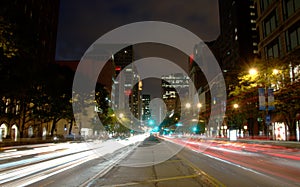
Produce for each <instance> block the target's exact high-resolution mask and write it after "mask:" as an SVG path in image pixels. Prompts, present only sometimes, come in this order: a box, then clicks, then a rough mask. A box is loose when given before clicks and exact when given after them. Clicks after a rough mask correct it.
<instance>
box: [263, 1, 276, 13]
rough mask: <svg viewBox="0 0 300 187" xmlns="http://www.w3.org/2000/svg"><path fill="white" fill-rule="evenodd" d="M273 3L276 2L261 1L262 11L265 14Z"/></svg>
mask: <svg viewBox="0 0 300 187" xmlns="http://www.w3.org/2000/svg"><path fill="white" fill-rule="evenodd" d="M273 1H274V0H261V1H260V7H261V11H262V12H263V11H264V10H266V9H267V8H268V7H269V5H270V4H271V3H272V2H273Z"/></svg>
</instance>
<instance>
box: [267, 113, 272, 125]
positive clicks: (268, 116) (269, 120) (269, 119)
mask: <svg viewBox="0 0 300 187" xmlns="http://www.w3.org/2000/svg"><path fill="white" fill-rule="evenodd" d="M266 122H267V124H270V123H271V116H270V115H267V116H266Z"/></svg>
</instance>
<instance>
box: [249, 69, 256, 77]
mask: <svg viewBox="0 0 300 187" xmlns="http://www.w3.org/2000/svg"><path fill="white" fill-rule="evenodd" d="M249 74H250V75H251V76H253V75H257V70H256V69H255V68H251V69H250V70H249Z"/></svg>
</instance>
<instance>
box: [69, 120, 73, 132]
mask: <svg viewBox="0 0 300 187" xmlns="http://www.w3.org/2000/svg"><path fill="white" fill-rule="evenodd" d="M72 128H73V120H71V123H70V128H69V134H72Z"/></svg>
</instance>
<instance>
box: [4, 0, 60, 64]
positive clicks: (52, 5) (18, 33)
mask: <svg viewBox="0 0 300 187" xmlns="http://www.w3.org/2000/svg"><path fill="white" fill-rule="evenodd" d="M59 2H60V1H59V0H53V1H48V0H31V1H19V0H3V1H1V3H0V5H1V8H0V10H1V13H2V16H3V18H4V19H5V21H7V22H9V23H11V24H12V25H13V26H14V27H15V28H14V31H13V32H14V36H15V37H16V38H17V40H18V41H17V43H18V44H19V45H20V47H23V48H22V49H20V50H21V51H23V52H22V53H21V54H20V55H21V58H22V59H23V60H24V59H25V58H28V57H31V59H30V60H31V61H33V62H36V63H43V64H47V63H54V61H55V59H54V58H55V47H56V35H57V25H58V15H59ZM25 49H26V50H25Z"/></svg>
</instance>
